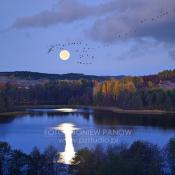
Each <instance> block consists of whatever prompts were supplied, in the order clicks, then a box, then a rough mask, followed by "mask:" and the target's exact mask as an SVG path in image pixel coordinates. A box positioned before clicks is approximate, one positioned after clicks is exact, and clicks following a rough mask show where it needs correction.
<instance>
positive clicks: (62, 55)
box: [60, 50, 70, 61]
mask: <svg viewBox="0 0 175 175" xmlns="http://www.w3.org/2000/svg"><path fill="white" fill-rule="evenodd" d="M69 58H70V52H69V51H68V50H61V52H60V59H61V60H63V61H67V60H68V59H69Z"/></svg>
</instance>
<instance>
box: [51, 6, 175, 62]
mask: <svg viewBox="0 0 175 175" xmlns="http://www.w3.org/2000/svg"><path fill="white" fill-rule="evenodd" d="M172 13H175V8H173V9H171V10H167V11H163V10H161V12H160V14H159V15H156V16H154V17H151V18H149V19H146V18H144V19H142V20H140V21H139V24H140V25H143V24H145V23H147V22H152V23H153V22H156V21H158V20H160V19H162V18H164V17H166V16H168V15H170V14H172ZM137 32H138V31H137V29H133V30H132V31H129V32H126V33H123V34H114V36H113V39H123V38H126V37H128V36H130V35H132V34H136V33H137ZM109 46H110V44H105V45H103V46H98V48H100V47H101V48H102V47H109ZM65 48H70V50H71V49H72V48H73V52H74V53H75V54H76V57H77V58H78V59H79V60H78V61H77V62H76V63H77V64H80V65H92V63H93V60H94V59H95V52H93V51H95V49H96V48H94V47H90V46H89V44H88V43H84V42H83V41H74V42H68V43H58V44H55V45H52V46H51V47H50V48H49V50H48V53H51V52H53V51H55V50H59V51H60V50H63V49H65Z"/></svg>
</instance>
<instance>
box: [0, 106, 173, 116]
mask: <svg viewBox="0 0 175 175" xmlns="http://www.w3.org/2000/svg"><path fill="white" fill-rule="evenodd" d="M20 108H21V109H27V108H31V109H37V108H39V109H53V108H85V109H94V110H101V111H110V112H114V113H116V114H128V115H130V114H135V115H173V114H174V115H175V111H166V110H126V109H120V108H117V107H105V106H104V107H103V106H83V105H34V106H33V105H31V106H21V107H20ZM0 115H1V114H0Z"/></svg>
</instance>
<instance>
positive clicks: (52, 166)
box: [0, 138, 175, 175]
mask: <svg viewBox="0 0 175 175" xmlns="http://www.w3.org/2000/svg"><path fill="white" fill-rule="evenodd" d="M58 159H59V154H58V151H57V150H56V149H55V148H54V147H52V146H49V147H48V148H46V149H45V151H44V152H40V151H39V149H37V148H34V149H33V150H32V152H31V153H30V154H26V153H24V152H22V151H20V150H14V149H12V148H11V147H10V145H9V144H8V143H6V142H0V175H59V174H61V172H66V173H67V174H70V175H121V174H122V175H174V174H175V139H174V138H173V139H170V140H169V142H168V143H167V144H166V145H165V146H164V147H163V148H160V147H158V146H157V145H154V144H151V143H148V142H144V141H136V142H134V143H132V144H131V145H130V146H127V145H122V144H121V145H118V146H116V147H108V148H106V149H104V148H102V147H100V146H97V147H96V148H94V149H91V150H90V149H88V148H84V149H81V150H79V151H78V152H77V153H76V155H75V157H74V158H73V160H72V165H71V166H68V167H65V166H64V165H62V164H60V163H58ZM68 172H69V173H68Z"/></svg>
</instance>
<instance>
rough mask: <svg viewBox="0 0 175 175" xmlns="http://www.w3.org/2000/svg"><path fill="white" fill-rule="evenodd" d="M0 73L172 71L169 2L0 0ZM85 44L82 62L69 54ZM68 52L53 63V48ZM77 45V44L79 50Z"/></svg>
mask: <svg viewBox="0 0 175 175" xmlns="http://www.w3.org/2000/svg"><path fill="white" fill-rule="evenodd" d="M0 3H1V5H0V21H1V22H0V71H35V72H45V73H84V74H96V75H143V74H152V73H156V72H159V71H161V70H165V69H174V68H175V1H174V0H87V1H85V0H13V1H12V0H0ZM73 42H82V44H88V47H90V48H94V50H90V51H89V53H88V55H93V56H94V59H93V60H91V59H90V58H88V57H84V58H81V59H84V60H83V61H84V62H92V64H87V65H86V64H85V65H83V64H78V63H77V62H78V61H81V59H80V58H79V57H78V55H77V54H76V53H75V50H77V49H78V47H80V46H75V45H70V46H67V45H66V44H67V43H73ZM58 43H64V44H65V49H68V50H69V51H70V53H71V58H70V59H69V60H68V61H61V60H60V59H59V49H55V50H54V51H53V52H51V53H49V54H48V49H49V48H50V47H51V46H52V45H55V44H58ZM82 47H83V46H82Z"/></svg>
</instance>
